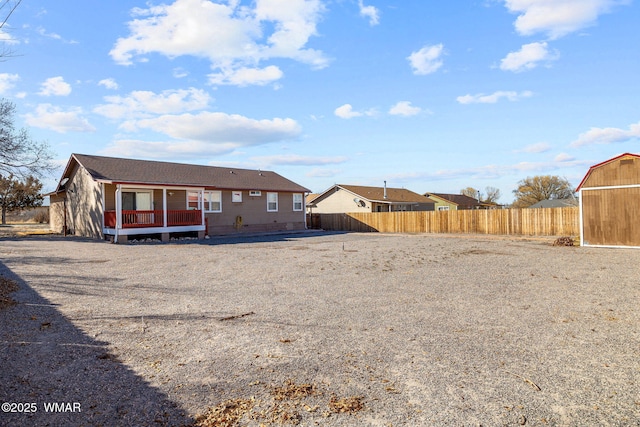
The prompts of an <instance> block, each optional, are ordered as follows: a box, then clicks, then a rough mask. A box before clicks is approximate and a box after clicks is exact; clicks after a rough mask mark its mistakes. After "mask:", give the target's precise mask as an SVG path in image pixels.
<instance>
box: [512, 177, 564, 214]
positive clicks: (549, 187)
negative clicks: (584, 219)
mask: <svg viewBox="0 0 640 427" xmlns="http://www.w3.org/2000/svg"><path fill="white" fill-rule="evenodd" d="M513 194H514V195H515V197H516V200H515V201H514V202H513V207H514V208H526V207H529V206H531V205H533V204H535V203H538V202H540V201H542V200H555V199H569V198H572V197H575V190H574V188H573V187H572V186H571V184H570V183H569V181H568V180H567V179H566V178H561V177H559V176H552V175H538V176H534V177H527V178H526V179H523V180H522V181H520V182H519V183H518V188H517V189H515V190H513Z"/></svg>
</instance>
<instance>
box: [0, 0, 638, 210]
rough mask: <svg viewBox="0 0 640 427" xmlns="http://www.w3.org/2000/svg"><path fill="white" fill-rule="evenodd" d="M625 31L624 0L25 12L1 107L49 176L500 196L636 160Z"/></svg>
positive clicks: (13, 30) (219, 2) (88, 2)
mask: <svg viewBox="0 0 640 427" xmlns="http://www.w3.org/2000/svg"><path fill="white" fill-rule="evenodd" d="M638 22H640V6H639V5H638V4H637V2H634V1H632V0H626V1H625V0H477V1H474V0H469V1H464V0H463V1H456V2H431V1H423V0H420V1H418V0H385V1H382V0H331V1H330V0H306V1H305V0H256V1H241V0H226V1H225V0H216V1H211V0H165V1H156V0H153V1H148V2H145V1H134V0H120V1H117V2H111V1H100V0H64V1H55V2H51V1H44V0H29V1H24V2H22V4H20V6H19V7H18V9H17V10H16V12H15V13H14V14H13V15H12V16H11V18H10V20H9V22H8V23H7V24H6V25H5V26H4V28H3V30H2V32H1V33H0V38H2V39H3V40H4V44H5V49H6V48H9V49H11V50H12V51H13V52H14V53H15V56H14V57H11V58H5V59H6V60H5V61H4V62H2V63H0V96H1V97H4V98H7V99H9V100H11V101H13V102H14V103H15V104H16V106H17V109H18V112H19V116H18V117H17V119H18V123H17V125H18V126H20V127H22V126H24V127H27V128H28V129H29V130H30V133H31V136H32V137H33V139H36V140H45V141H48V143H49V144H50V146H51V148H52V149H53V151H54V152H55V153H56V158H57V161H58V163H59V164H60V165H61V167H62V166H64V165H65V164H66V162H67V160H68V158H69V155H70V154H71V153H74V152H75V153H83V154H98V155H109V156H116V157H131V158H141V159H155V160H165V161H176V162H185V163H198V164H209V165H214V166H229V167H238V168H251V169H266V170H273V171H276V172H278V173H280V174H281V175H284V176H285V177H287V178H289V179H292V180H293V181H296V182H297V183H299V184H302V185H304V186H306V187H307V188H309V189H311V190H312V191H313V192H321V191H324V190H325V189H327V188H328V187H330V186H331V185H333V184H335V183H339V184H352V185H356V184H357V185H373V186H382V185H383V181H385V180H386V181H387V185H389V186H390V187H404V188H408V189H410V190H413V191H415V192H418V193H424V192H427V191H429V192H442V193H446V192H448V193H459V191H460V190H461V189H462V188H466V187H474V188H477V189H480V190H481V191H483V192H484V189H485V188H486V187H487V186H491V187H496V188H499V189H500V190H501V192H502V198H501V199H500V201H501V202H503V203H510V202H511V201H512V200H513V195H512V191H513V190H514V189H515V188H516V185H517V182H518V181H520V180H521V179H524V178H526V177H527V176H533V175H559V176H562V177H565V178H567V179H569V181H570V182H571V183H572V184H573V185H574V186H575V185H577V184H578V183H579V182H580V180H581V178H582V177H583V176H584V174H585V173H586V172H587V170H588V168H589V166H591V165H593V164H596V163H599V162H601V161H604V160H607V159H609V158H611V157H614V156H616V155H618V154H621V153H623V152H635V153H638V152H639V151H640V150H639V149H638V142H639V140H640V84H639V82H638V76H640V31H638V29H637V24H638ZM56 178H57V177H56ZM54 183H55V179H51V180H48V181H46V187H48V188H46V189H47V190H51V189H53V188H52V187H53V185H54Z"/></svg>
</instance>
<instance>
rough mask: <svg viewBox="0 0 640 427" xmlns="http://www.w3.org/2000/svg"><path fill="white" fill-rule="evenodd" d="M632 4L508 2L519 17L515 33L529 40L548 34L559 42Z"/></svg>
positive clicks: (619, 0)
mask: <svg viewBox="0 0 640 427" xmlns="http://www.w3.org/2000/svg"><path fill="white" fill-rule="evenodd" d="M628 3H630V1H629V0H505V6H506V8H507V9H509V11H511V12H513V13H517V14H519V16H518V18H517V19H516V21H515V24H514V25H515V28H516V31H517V32H518V33H519V34H521V35H523V36H529V35H532V34H536V33H546V34H547V35H548V37H549V38H551V39H557V38H559V37H562V36H565V35H567V34H569V33H572V32H575V31H578V30H580V29H582V28H585V27H587V26H589V25H593V24H594V23H595V22H596V21H597V19H598V16H600V15H602V14H604V13H607V12H609V11H610V10H611V9H612V8H613V7H614V6H616V5H623V4H628Z"/></svg>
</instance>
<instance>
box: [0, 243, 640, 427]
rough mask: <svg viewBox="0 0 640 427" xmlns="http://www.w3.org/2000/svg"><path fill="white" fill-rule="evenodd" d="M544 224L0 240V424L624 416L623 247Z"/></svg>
mask: <svg viewBox="0 0 640 427" xmlns="http://www.w3.org/2000/svg"><path fill="white" fill-rule="evenodd" d="M552 242H553V239H516V238H496V237H493V238H491V237H483V236H475V235H471V236H469V235H467V236H443V235H399V234H393V235H392V234H378V233H370V234H359V233H349V234H325V233H309V234H299V235H275V236H266V237H253V238H244V239H237V240H234V239H211V240H207V241H200V242H190V243H170V244H138V245H113V244H108V243H104V242H97V241H91V240H84V239H76V238H66V239H65V238H61V237H52V236H39V237H25V238H3V239H0V275H2V276H3V277H4V278H5V279H7V280H11V281H14V282H15V283H17V284H18V286H19V291H17V292H15V293H13V294H12V297H13V299H15V300H16V301H17V302H18V304H16V305H13V306H9V307H6V308H4V309H2V310H0V325H1V328H0V367H1V368H0V402H14V403H33V404H35V409H36V410H37V412H36V413H17V412H5V413H0V425H11V426H21V425H24V426H42V425H51V426H62V425H64V426H75V425H78V426H80V425H86V426H97V425H104V426H126V425H131V426H134V425H135V426H160V425H170V426H181V425H201V426H226V425H233V424H232V423H233V422H234V420H237V422H238V424H237V425H242V426H260V425H265V426H269V425H286V424H291V425H293V424H296V423H297V424H298V425H301V426H314V425H321V426H441V425H451V426H501V425H509V426H511V425H514V426H518V425H527V426H529V425H531V426H596V425H598V426H630V425H631V426H640V421H639V420H640V307H639V306H638V301H640V286H639V277H640V275H639V273H640V267H639V266H640V251H638V250H631V249H628V250H627V249H597V248H578V247H553V246H551V243H552ZM52 402H58V403H64V404H65V405H64V406H63V407H61V408H58V409H65V410H66V412H55V413H53V412H47V411H46V408H45V404H47V403H52ZM76 405H77V406H76ZM29 408H31V409H33V406H30V407H29ZM3 409H4V407H3ZM9 409H10V410H11V409H14V410H19V409H20V410H24V409H25V406H24V405H23V406H22V407H19V405H14V406H13V408H9ZM74 409H80V411H77V410H76V411H75V412H74V411H73V410H74ZM207 411H208V412H207ZM198 414H206V417H200V418H197V415H198ZM234 417H235V418H234ZM224 420H226V421H224Z"/></svg>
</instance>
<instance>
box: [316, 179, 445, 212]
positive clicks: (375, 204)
mask: <svg viewBox="0 0 640 427" xmlns="http://www.w3.org/2000/svg"><path fill="white" fill-rule="evenodd" d="M434 205H435V203H434V202H433V200H431V199H429V198H428V197H425V196H422V195H420V194H418V193H414V192H413V191H410V190H407V189H404V188H387V187H386V186H385V187H365V186H361V185H341V184H336V185H334V186H332V187H331V188H329V189H328V190H326V191H324V192H323V193H321V194H318V195H317V196H316V197H315V198H313V199H312V200H310V201H309V203H308V204H307V209H308V211H309V212H311V213H346V212H397V211H432V210H434Z"/></svg>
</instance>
